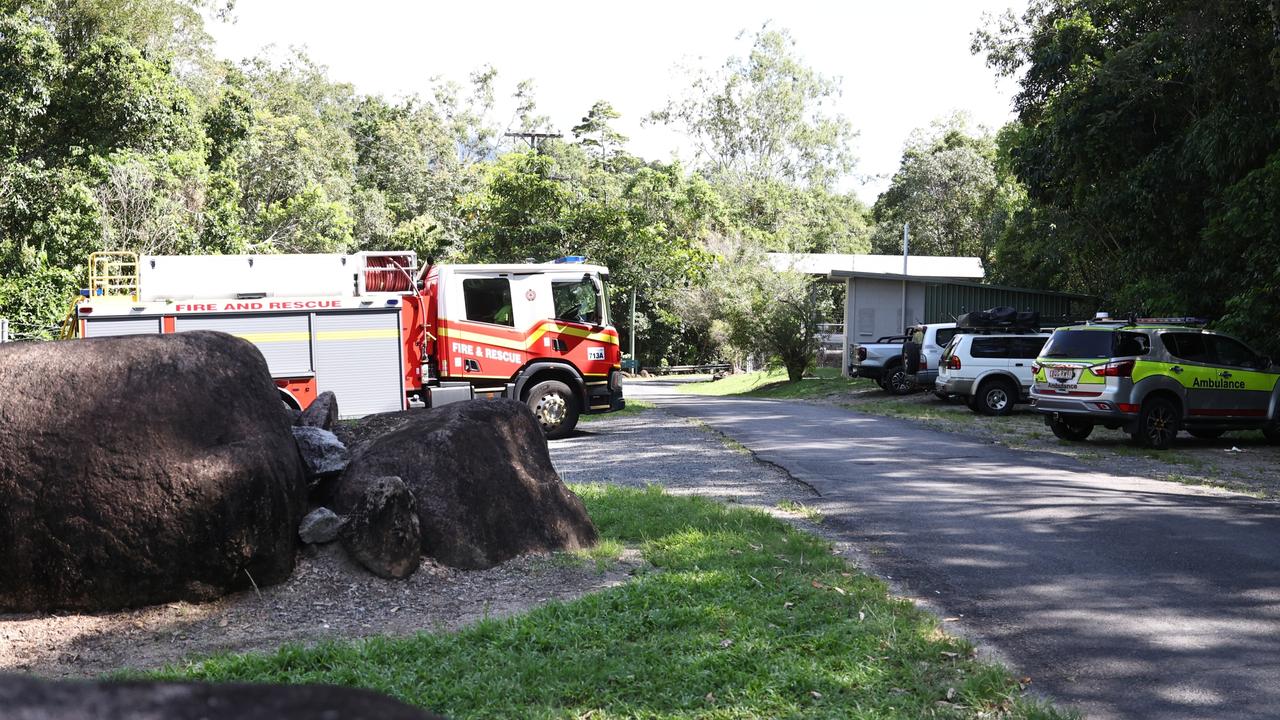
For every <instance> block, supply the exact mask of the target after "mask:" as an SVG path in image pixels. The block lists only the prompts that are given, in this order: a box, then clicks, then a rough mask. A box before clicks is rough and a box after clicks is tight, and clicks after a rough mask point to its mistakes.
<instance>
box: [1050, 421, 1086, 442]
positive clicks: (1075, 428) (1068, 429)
mask: <svg viewBox="0 0 1280 720" xmlns="http://www.w3.org/2000/svg"><path fill="white" fill-rule="evenodd" d="M1049 429H1050V430H1052V431H1053V435H1054V437H1057V438H1060V439H1062V440H1070V441H1071V442H1080V441H1081V440H1084V439H1085V438H1087V437H1089V433H1091V432H1093V423H1091V422H1089V421H1088V420H1064V419H1062V418H1056V417H1055V418H1050V419H1049Z"/></svg>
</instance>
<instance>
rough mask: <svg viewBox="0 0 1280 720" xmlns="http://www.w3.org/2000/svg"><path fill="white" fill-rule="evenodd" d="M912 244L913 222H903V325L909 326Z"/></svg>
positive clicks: (904, 326)
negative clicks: (908, 285)
mask: <svg viewBox="0 0 1280 720" xmlns="http://www.w3.org/2000/svg"><path fill="white" fill-rule="evenodd" d="M910 244H911V223H903V224H902V327H903V328H904V329H905V328H906V327H907V248H908V246H909V245H910Z"/></svg>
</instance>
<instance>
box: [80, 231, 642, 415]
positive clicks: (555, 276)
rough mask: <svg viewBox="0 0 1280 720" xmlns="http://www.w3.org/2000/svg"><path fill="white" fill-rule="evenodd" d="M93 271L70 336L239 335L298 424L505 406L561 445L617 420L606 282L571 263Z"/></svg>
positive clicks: (298, 258) (312, 263)
mask: <svg viewBox="0 0 1280 720" xmlns="http://www.w3.org/2000/svg"><path fill="white" fill-rule="evenodd" d="M89 265H90V282H89V288H88V289H87V290H85V291H83V292H82V293H81V295H82V297H81V298H80V299H79V301H78V302H77V303H76V305H75V307H74V308H73V311H72V313H71V315H70V316H69V317H68V324H67V327H66V328H65V329H64V334H65V335H67V336H73V337H103V336H112V335H132V334H139V333H174V332H185V331H190V330H217V331H221V332H226V333H229V334H231V335H236V336H239V337H242V338H244V339H246V340H248V341H250V342H252V343H253V344H254V345H256V346H257V347H258V349H259V350H260V351H261V352H262V355H263V357H264V358H265V359H266V361H267V365H268V367H269V368H270V369H271V374H272V376H273V377H274V378H275V381H276V385H277V387H278V388H279V389H280V395H281V398H282V400H283V401H284V402H285V403H286V404H288V405H290V406H292V407H294V408H297V409H303V408H305V407H307V405H309V404H310V403H311V401H312V400H313V399H315V397H316V395H317V394H318V393H321V392H324V391H326V390H331V391H333V392H334V394H336V395H337V397H338V406H339V408H341V410H342V413H343V415H344V416H345V417H359V416H363V415H367V414H370V413H376V412H385V411H389V410H400V409H404V408H407V407H409V405H410V402H411V400H415V399H416V400H420V401H421V402H422V403H423V404H425V405H426V406H428V407H431V406H434V405H441V404H444V403H448V402H455V401H458V400H464V399H470V398H472V397H508V398H513V399H517V400H520V401H523V402H525V403H528V405H529V407H530V408H531V409H532V410H533V411H534V414H535V415H536V416H537V417H538V420H539V421H540V422H541V423H542V426H543V429H544V430H545V431H546V433H547V436H548V437H552V438H556V437H563V436H565V435H567V434H569V433H570V432H572V430H573V428H574V426H575V425H576V424H577V422H578V416H579V415H580V414H582V413H598V412H609V411H612V410H620V409H622V407H623V405H624V403H623V399H622V373H621V362H620V356H619V346H618V333H617V331H616V330H615V329H614V328H613V327H612V326H611V325H610V324H609V303H608V294H607V292H606V282H607V281H608V272H609V271H608V269H607V268H604V267H602V266H599V265H590V264H587V263H585V262H584V261H583V259H582V258H577V257H574V258H563V259H561V260H557V261H555V262H550V263H525V264H512V265H426V266H423V267H422V268H420V269H419V268H418V267H417V258H416V256H415V255H414V254H413V253H411V252H362V253H357V254H354V255H338V254H328V255H215V256H208V255H198V256H197V255H143V256H141V257H138V256H135V255H133V254H130V253H97V254H95V255H94V256H92V257H91V258H90V261H89Z"/></svg>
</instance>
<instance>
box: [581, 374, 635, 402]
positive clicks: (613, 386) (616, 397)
mask: <svg viewBox="0 0 1280 720" xmlns="http://www.w3.org/2000/svg"><path fill="white" fill-rule="evenodd" d="M626 406H627V402H626V401H625V400H623V399H622V373H620V372H618V371H617V370H615V371H613V373H611V374H610V375H609V382H608V383H601V384H599V385H588V386H587V412H589V413H605V412H614V411H616V410H621V409H623V408H624V407H626Z"/></svg>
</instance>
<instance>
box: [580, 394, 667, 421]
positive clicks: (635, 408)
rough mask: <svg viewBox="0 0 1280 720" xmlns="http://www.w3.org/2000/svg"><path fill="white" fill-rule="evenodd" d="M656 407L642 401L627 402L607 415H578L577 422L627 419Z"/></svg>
mask: <svg viewBox="0 0 1280 720" xmlns="http://www.w3.org/2000/svg"><path fill="white" fill-rule="evenodd" d="M654 407H656V406H655V405H654V404H653V403H650V402H645V401H644V400H628V401H627V406H626V407H624V408H622V409H621V410H618V411H615V412H608V413H595V414H592V415H580V416H579V417H578V422H580V423H583V422H591V421H592V420H602V419H604V418H616V417H627V416H631V415H639V414H640V413H642V412H645V411H648V410H652V409H653V408H654Z"/></svg>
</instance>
